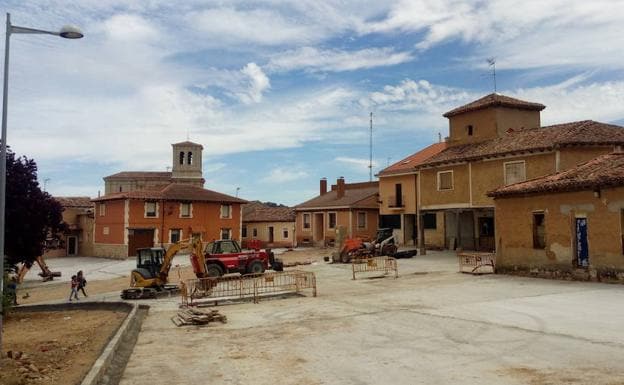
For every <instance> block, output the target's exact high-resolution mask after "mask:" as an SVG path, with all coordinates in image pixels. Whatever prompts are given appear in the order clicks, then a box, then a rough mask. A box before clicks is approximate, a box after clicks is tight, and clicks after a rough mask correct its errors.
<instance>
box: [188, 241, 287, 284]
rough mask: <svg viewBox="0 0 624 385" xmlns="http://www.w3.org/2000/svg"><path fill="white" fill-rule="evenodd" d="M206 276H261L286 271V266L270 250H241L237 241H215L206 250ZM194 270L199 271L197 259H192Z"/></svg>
mask: <svg viewBox="0 0 624 385" xmlns="http://www.w3.org/2000/svg"><path fill="white" fill-rule="evenodd" d="M204 256H205V259H206V275H207V276H209V277H220V276H222V275H223V274H229V273H240V274H261V273H264V271H265V270H267V269H273V270H275V271H282V270H284V264H283V263H282V261H281V260H279V259H276V258H275V255H274V254H273V252H272V251H271V250H270V249H267V250H261V249H257V250H241V247H240V246H239V244H238V242H236V241H235V240H230V239H228V240H220V241H213V242H210V243H209V244H208V245H206V248H205V249H204ZM191 262H192V263H193V270H195V272H197V271H199V268H198V263H199V260H198V259H197V258H191Z"/></svg>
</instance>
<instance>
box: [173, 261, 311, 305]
mask: <svg viewBox="0 0 624 385" xmlns="http://www.w3.org/2000/svg"><path fill="white" fill-rule="evenodd" d="M304 289H311V290H312V295H313V296H314V297H316V276H315V275H314V273H312V272H307V271H301V270H291V271H283V272H274V273H273V272H271V273H264V274H248V275H238V276H229V277H214V278H201V279H190V280H187V281H186V282H184V283H183V284H182V285H180V291H181V298H182V306H197V305H199V304H201V303H206V302H214V303H215V305H216V304H217V303H218V301H223V300H233V299H234V300H236V299H246V298H252V299H253V302H254V303H258V302H259V300H260V297H265V296H275V295H282V294H289V293H299V292H300V291H302V290H304Z"/></svg>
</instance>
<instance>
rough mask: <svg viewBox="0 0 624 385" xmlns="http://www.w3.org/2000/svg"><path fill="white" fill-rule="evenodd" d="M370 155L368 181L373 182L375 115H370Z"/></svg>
mask: <svg viewBox="0 0 624 385" xmlns="http://www.w3.org/2000/svg"><path fill="white" fill-rule="evenodd" d="M369 150H370V151H369V153H368V172H369V176H368V181H369V182H372V181H373V113H372V112H371V113H370V146H369Z"/></svg>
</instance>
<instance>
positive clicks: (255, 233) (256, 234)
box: [251, 227, 258, 238]
mask: <svg viewBox="0 0 624 385" xmlns="http://www.w3.org/2000/svg"><path fill="white" fill-rule="evenodd" d="M251 234H252V236H253V237H254V238H255V237H257V236H258V229H256V228H255V227H254V229H253V230H252V231H251Z"/></svg>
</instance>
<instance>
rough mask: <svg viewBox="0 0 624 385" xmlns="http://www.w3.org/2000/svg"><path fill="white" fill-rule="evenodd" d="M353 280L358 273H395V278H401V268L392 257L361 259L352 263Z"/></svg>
mask: <svg viewBox="0 0 624 385" xmlns="http://www.w3.org/2000/svg"><path fill="white" fill-rule="evenodd" d="M351 268H352V270H353V279H355V275H356V274H358V273H370V272H383V273H384V275H387V274H388V273H390V272H394V278H399V268H398V266H397V261H396V259H394V258H392V257H372V258H360V259H354V260H352V261H351Z"/></svg>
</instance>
